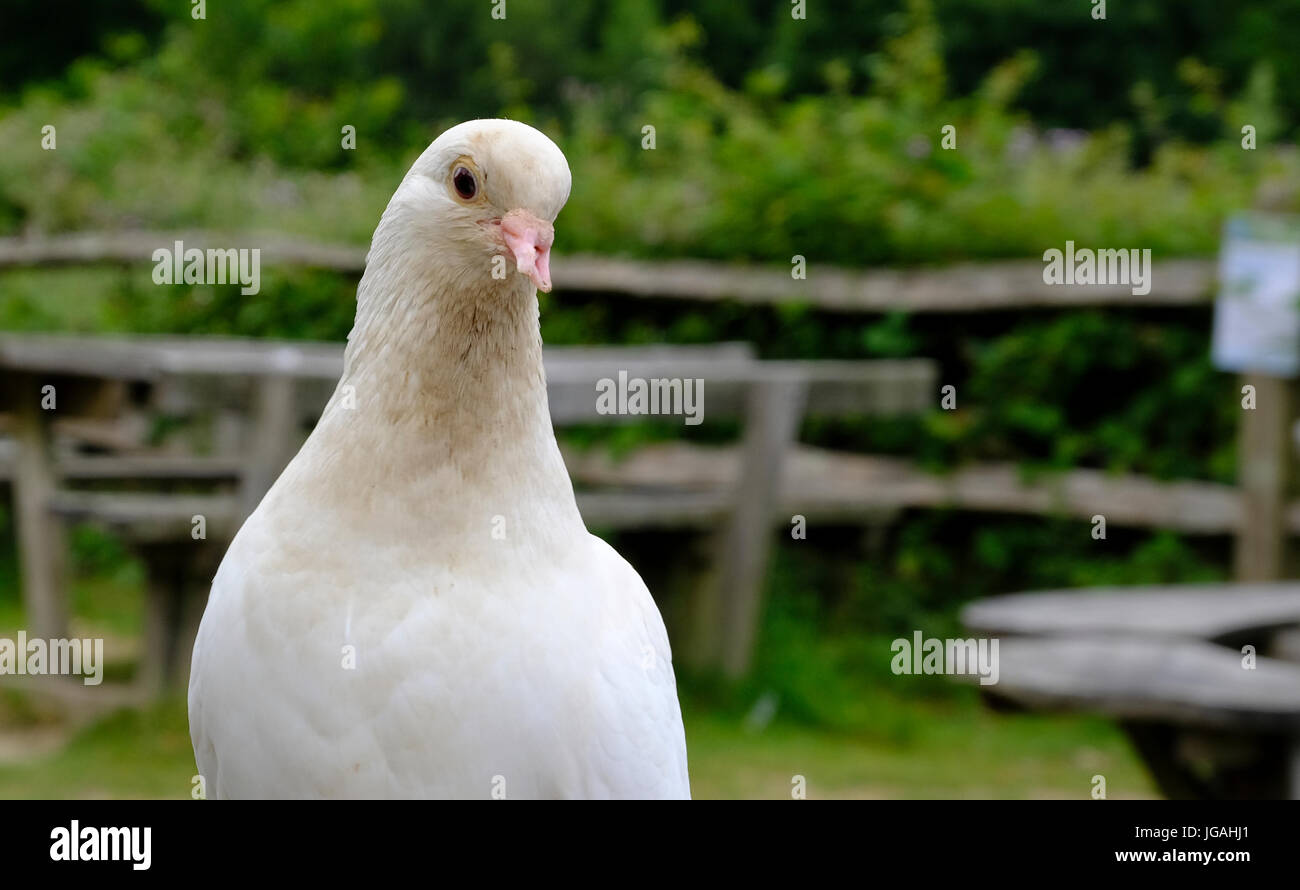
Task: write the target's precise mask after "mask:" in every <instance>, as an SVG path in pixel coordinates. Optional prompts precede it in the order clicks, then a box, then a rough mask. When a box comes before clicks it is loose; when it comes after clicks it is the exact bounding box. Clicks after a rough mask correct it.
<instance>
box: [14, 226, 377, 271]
mask: <svg viewBox="0 0 1300 890" xmlns="http://www.w3.org/2000/svg"><path fill="white" fill-rule="evenodd" d="M177 241H183V242H185V246H186V247H187V248H189V247H198V248H202V249H205V250H206V249H208V248H232V247H233V248H240V247H248V248H254V247H255V248H259V249H260V250H261V251H262V254H261V260H262V262H264V263H266V264H268V265H284V266H307V267H310V268H317V269H333V270H335V271H338V272H360V271H361V270H362V269H364V268H365V259H366V249H365V248H364V247H356V246H352V245H338V244H314V243H311V242H307V241H302V240H295V239H288V238H284V237H281V236H274V235H271V236H268V235H263V234H257V233H252V232H245V233H242V234H221V233H216V232H202V231H190V232H78V233H74V234H66V235H48V236H39V237H34V238H0V269H3V268H13V267H27V266H81V265H97V264H149V265H153V252H154V251H155V250H157V249H158V248H160V247H165V248H167V249H168V250H171V249H172V247H173V245H174V244H175V242H177Z"/></svg>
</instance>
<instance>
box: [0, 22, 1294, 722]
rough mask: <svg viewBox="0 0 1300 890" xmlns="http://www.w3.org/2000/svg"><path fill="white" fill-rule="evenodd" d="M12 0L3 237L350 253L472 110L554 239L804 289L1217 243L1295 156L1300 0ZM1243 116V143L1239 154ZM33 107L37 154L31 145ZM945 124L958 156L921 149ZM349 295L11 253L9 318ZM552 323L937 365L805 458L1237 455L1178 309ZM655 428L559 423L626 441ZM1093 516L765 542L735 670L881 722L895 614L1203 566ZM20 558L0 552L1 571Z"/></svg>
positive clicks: (274, 320) (597, 335)
mask: <svg viewBox="0 0 1300 890" xmlns="http://www.w3.org/2000/svg"><path fill="white" fill-rule="evenodd" d="M11 5H13V6H14V9H15V10H16V11H18V12H19V13H21V15H15V16H14V17H13V18H12V19H7V22H6V24H7V25H8V24H9V23H10V22H15V23H17V24H15V25H14V27H15V28H16V29H17V30H15V31H14V32H13V33H15V34H19V33H21V34H27V35H29V36H30V37H31V40H30V42H28V43H26V44H24V43H23V42H22V41H19V40H15V41H11V42H8V43H7V44H6V47H5V50H4V53H2V54H0V89H2V90H3V91H4V92H2V93H0V144H3V145H4V146H5V151H4V152H2V153H0V235H15V234H19V233H41V232H64V231H73V230H82V229H84V230H123V229H157V230H164V231H167V230H181V229H191V228H193V229H210V230H218V231H221V230H224V231H231V232H240V233H248V235H249V236H250V237H256V236H257V235H259V234H267V233H274V234H277V235H291V236H296V237H301V238H310V239H317V240H328V241H338V242H344V243H354V244H362V243H364V242H365V241H366V240H367V239H368V238H369V235H370V232H371V230H372V228H373V226H374V224H375V222H376V220H377V219H378V217H379V214H380V213H381V212H382V210H383V208H384V206H385V204H386V202H387V200H388V197H389V195H390V194H391V192H392V190H393V188H394V186H395V185H396V183H397V182H398V180H399V179H400V177H401V175H402V173H403V171H404V170H405V169H406V167H407V166H408V165H409V163H410V162H411V160H413V158H414V157H415V156H416V154H417V153H418V152H419V151H421V150H422V149H423V148H424V146H425V145H427V143H428V142H429V141H430V139H431V138H432V137H433V136H434V135H435V134H436V133H437V132H439V131H440V130H441V129H442V128H443V127H444V126H446V125H448V124H450V123H453V122H455V121H457V120H461V119H465V118H470V117H482V116H490V115H498V114H504V115H508V116H512V117H516V118H519V119H523V120H526V121H529V122H531V123H534V124H536V125H538V126H541V127H542V128H544V129H545V130H546V131H547V132H548V133H550V134H551V135H553V136H554V137H555V138H556V140H557V142H559V144H560V145H561V147H562V148H563V149H564V150H565V152H566V154H567V156H568V158H569V161H570V165H571V167H572V168H573V170H574V173H575V176H574V189H573V194H572V196H571V198H570V201H569V204H568V206H567V208H566V209H565V211H564V213H563V215H562V216H561V217H560V220H559V223H558V228H559V232H558V239H559V244H560V247H561V248H562V249H563V252H569V253H572V252H579V251H591V252H596V253H601V254H607V255H636V256H648V257H669V256H689V257H703V258H713V259H717V260H724V261H732V260H736V261H740V260H743V261H750V262H758V263H768V264H772V265H773V266H776V267H780V268H788V264H789V262H790V258H791V257H792V256H793V255H796V254H798V255H802V256H804V257H806V258H807V261H808V264H809V274H810V275H811V276H816V275H817V274H818V273H819V271H820V270H822V269H825V268H826V267H827V266H829V265H843V266H849V267H856V268H861V267H868V266H874V265H907V264H917V265H919V264H943V263H949V262H953V261H957V260H966V259H982V258H995V257H1014V258H1027V259H1037V258H1039V257H1041V255H1042V252H1043V250H1045V249H1046V248H1049V247H1060V246H1062V245H1063V243H1064V242H1065V241H1066V240H1074V241H1075V242H1076V243H1078V244H1080V245H1082V246H1100V245H1106V246H1113V247H1138V248H1148V249H1151V250H1152V252H1153V254H1154V255H1155V257H1156V258H1157V259H1165V258H1168V257H1173V256H1184V255H1192V254H1201V255H1209V254H1211V253H1213V252H1214V251H1215V250H1216V248H1217V241H1218V237H1219V232H1220V229H1221V225H1222V222H1223V219H1224V217H1225V216H1226V215H1227V214H1228V213H1230V212H1233V211H1235V210H1237V209H1240V208H1242V207H1244V206H1247V205H1249V204H1250V203H1251V201H1252V199H1253V197H1254V196H1255V195H1256V193H1257V192H1258V191H1259V190H1260V189H1261V187H1262V186H1263V187H1270V186H1272V185H1273V184H1275V183H1291V182H1295V181H1296V180H1297V178H1300V155H1297V153H1296V152H1295V150H1294V149H1293V148H1291V147H1287V146H1285V145H1283V144H1281V140H1283V139H1284V138H1285V137H1287V136H1288V135H1294V132H1295V128H1296V123H1297V118H1296V111H1295V109H1296V108H1300V104H1298V103H1297V102H1296V101H1295V100H1296V99H1297V93H1296V91H1297V90H1300V79H1297V78H1296V77H1294V76H1292V75H1294V74H1295V73H1296V66H1297V65H1298V64H1300V62H1297V59H1296V56H1295V54H1294V53H1293V52H1292V51H1291V44H1292V43H1293V42H1294V39H1293V38H1294V35H1295V34H1296V29H1297V27H1300V21H1298V20H1297V16H1300V0H1267V2H1262V3H1259V4H1256V5H1255V6H1253V7H1252V8H1251V9H1242V10H1238V9H1235V8H1233V7H1231V6H1230V5H1225V4H1221V3H1218V2H1215V0H1178V2H1175V0H1132V2H1126V3H1123V4H1118V3H1112V4H1110V18H1109V19H1108V20H1107V21H1106V22H1104V23H1098V22H1094V21H1092V20H1091V19H1090V18H1089V17H1088V15H1087V12H1088V8H1087V4H1083V3H1078V4H1051V3H1048V4H1043V3H1039V2H1035V0H998V2H990V0H934V2H933V3H928V2H924V0H859V2H855V3H850V4H844V5H840V6H837V5H834V4H829V3H810V4H809V6H808V10H809V16H808V19H807V20H806V21H800V22H796V21H794V20H793V19H791V18H790V16H789V14H788V8H787V5H786V4H784V3H776V4H752V3H745V2H741V0H723V2H718V3H710V4H698V3H692V2H687V0H570V2H566V3H565V4H563V14H559V13H558V12H557V10H559V9H560V7H559V5H557V4H553V3H542V2H521V0H511V2H510V3H509V6H508V8H509V14H508V17H507V19H506V20H505V21H498V20H494V19H492V18H491V17H490V14H489V11H488V10H489V5H488V4H487V3H485V2H482V0H443V2H439V3H436V4H431V3H427V2H424V0H332V2H327V3H321V2H317V0H310V2H309V0H278V2H274V3H273V2H271V0H223V2H221V3H219V4H216V3H214V4H209V8H208V19H207V20H206V21H204V22H202V23H194V22H192V21H191V20H189V18H188V16H187V11H188V10H187V9H186V5H185V4H176V3H173V2H169V0H147V2H146V3H144V4H138V3H137V4H131V3H126V4H120V5H114V4H101V6H103V7H104V9H103V10H100V9H98V8H97V10H96V11H95V13H94V14H93V15H92V14H87V15H86V16H84V17H81V18H79V19H78V21H77V23H75V24H76V27H70V28H67V29H60V31H59V33H58V35H57V39H55V36H56V35H51V34H42V33H39V32H38V31H37V30H35V26H34V25H32V24H31V21H32V19H33V12H34V10H35V7H36V6H38V5H39V4H33V3H31V2H27V0H12V3H11ZM7 12H8V10H7ZM1243 123H1251V124H1253V125H1255V126H1256V127H1257V130H1258V134H1259V139H1260V142H1259V145H1260V147H1259V149H1258V150H1257V151H1253V152H1247V151H1243V150H1241V147H1240V143H1239V139H1240V128H1241V126H1242V125H1243ZM46 124H54V125H56V126H57V128H58V149H57V151H52V152H47V151H42V150H41V146H40V133H41V128H42V127H43V126H44V125H46ZM344 125H351V126H353V127H355V128H356V133H357V148H356V150H355V151H348V150H344V149H343V148H342V146H341V144H340V140H341V132H340V131H341V128H342V127H343V126H344ZM949 125H951V126H952V127H954V128H955V135H956V140H957V148H956V150H947V149H945V148H943V147H942V145H941V142H940V139H941V133H942V132H943V128H944V127H945V126H949ZM645 126H653V127H654V128H655V133H656V147H655V149H654V150H653V151H650V150H645V149H643V148H642V128H643V127H645ZM1060 126H1069V127H1086V128H1087V132H1077V133H1070V132H1065V133H1062V132H1059V131H1055V130H1053V129H1051V128H1054V127H1060ZM237 246H242V245H237ZM561 262H563V260H562V258H560V259H558V260H557V263H561ZM353 290H354V282H351V281H348V280H346V279H344V278H343V277H340V276H333V275H328V274H324V273H320V272H310V271H294V270H282V269H274V268H269V269H267V270H264V275H263V287H262V291H261V293H259V294H258V295H256V296H253V297H245V296H242V295H240V294H239V292H238V289H237V288H236V287H233V286H231V287H196V288H185V287H168V288H160V287H156V286H154V285H153V284H152V283H151V282H150V281H149V277H148V269H147V268H140V269H131V270H128V271H123V270H118V269H61V270H42V271H32V270H28V271H17V272H9V273H6V274H4V275H3V276H0V327H4V328H6V329H17V330H39V329H66V330H80V331H147V332H175V333H195V334H230V335H241V336H266V337H290V338H312V339H331V340H339V339H341V338H342V337H343V336H344V335H346V333H347V331H348V329H349V328H350V327H351V317H352V312H353V308H354V302H353ZM542 324H543V333H544V336H545V337H546V339H547V341H548V342H550V343H554V344H562V343H599V342H609V343H650V342H674V343H707V342H715V341H722V340H744V341H750V342H753V343H755V344H756V345H757V347H758V349H759V350H760V352H761V353H762V354H763V355H764V356H766V357H772V358H785V357H797V358H849V359H853V358H872V357H876V358H893V357H908V356H925V357H933V358H935V359H936V360H937V361H938V362H939V363H940V366H941V374H942V376H941V379H942V381H943V382H952V383H954V384H955V385H957V387H958V408H957V410H956V411H953V412H946V411H941V410H938V409H937V408H936V409H935V410H934V411H933V412H931V413H930V414H929V415H927V416H925V417H922V418H909V419H902V420H889V419H878V418H875V419H852V418H850V419H847V420H841V421H836V422H813V423H809V424H808V425H807V426H806V428H805V429H804V431H803V438H804V440H805V441H808V442H811V443H814V444H819V445H823V446H827V447H837V448H846V449H856V450H862V451H870V452H876V453H891V454H899V455H907V456H910V457H913V458H916V459H918V460H921V461H922V462H924V463H926V464H927V465H929V466H931V467H934V468H937V469H945V468H951V467H955V466H959V465H961V464H962V463H965V462H968V461H975V460H1005V461H1015V462H1020V463H1022V464H1025V465H1026V467H1028V468H1031V469H1033V470H1034V471H1036V472H1047V471H1054V470H1059V469H1063V468H1067V467H1075V466H1091V467H1097V468H1101V469H1106V470H1112V471H1124V472H1139V473H1146V474H1151V475H1155V476H1160V477H1166V478H1179V477H1187V478H1202V479H1211V480H1218V481H1230V480H1231V478H1232V474H1233V454H1232V431H1233V429H1234V425H1235V423H1236V420H1237V418H1236V411H1235V405H1236V401H1235V399H1234V398H1233V391H1232V390H1233V386H1232V382H1231V380H1230V379H1229V378H1228V377H1227V376H1225V375H1222V374H1219V373H1216V372H1215V371H1214V370H1213V369H1212V368H1211V366H1210V364H1209V362H1208V359H1207V353H1208V335H1207V330H1208V325H1209V319H1208V314H1207V313H1206V312H1205V311H1202V310H1179V311H1177V312H1173V311H1144V312H1135V311H1121V310H1105V311H1102V310H1084V311H1071V312H1059V313H1057V312H1046V311H1044V312H1035V313H1027V314H1024V315H1016V316H1012V315H1007V314H996V313H994V314H981V315H978V316H970V317H967V316H948V317H931V316H924V317H908V316H906V315H903V314H891V315H887V316H874V317H873V316H865V317H846V316H842V315H832V314H828V313H822V312H818V311H814V310H812V309H810V308H809V307H806V306H800V305H797V304H790V305H786V306H782V307H779V308H756V307H752V306H745V305H740V304H729V303H724V304H717V305H707V306H705V305H699V306H697V305H687V304H683V303H680V302H676V303H674V302H669V301H653V300H647V301H636V302H635V303H632V302H628V301H623V302H617V303H616V302H614V301H611V300H608V299H604V298H601V297H599V296H596V297H593V296H590V295H571V294H553V295H550V296H549V297H545V298H544V299H543V312H542ZM679 433H680V431H679V430H674V429H671V428H665V427H662V426H661V427H658V428H653V427H652V428H636V427H629V428H622V429H619V430H618V431H616V432H613V433H610V432H608V431H596V430H574V431H572V432H571V434H570V437H571V439H572V440H573V441H575V442H579V443H591V442H594V441H597V440H600V441H602V442H604V443H606V444H612V445H613V446H614V447H615V449H616V450H626V449H628V448H631V447H634V446H635V445H636V444H638V443H641V442H644V441H646V440H647V439H648V438H664V437H667V436H669V435H677V434H679ZM690 434H691V435H692V436H694V437H698V438H700V439H701V440H704V441H714V440H716V439H717V438H720V437H723V436H726V435H733V434H734V428H730V427H728V428H726V429H724V430H723V431H722V432H721V433H719V431H718V430H717V429H716V428H711V429H703V430H699V431H695V430H692V431H690ZM0 521H3V515H2V514H0ZM1081 529H1082V530H1081ZM0 532H3V529H0ZM1111 535H1112V537H1111V540H1110V541H1108V542H1107V543H1106V546H1104V547H1102V546H1100V545H1099V544H1098V543H1097V542H1094V541H1092V540H1091V539H1090V538H1089V537H1088V536H1087V534H1086V527H1085V526H1082V525H1081V524H1080V523H1078V522H1066V521H1063V520H1062V521H1036V520H1023V519H1019V518H1006V517H990V516H977V517H971V516H969V515H965V516H962V515H955V514H954V515H948V514H944V513H930V514H925V515H906V516H904V517H903V519H902V521H900V522H899V523H898V524H897V525H896V526H895V527H894V528H893V529H892V530H891V531H890V532H889V535H888V538H887V540H885V541H883V542H880V543H878V544H877V545H875V546H874V547H872V548H867V549H863V547H862V546H861V544H860V543H859V542H858V541H857V540H856V539H853V538H850V537H845V538H842V539H837V543H836V547H838V548H839V550H841V551H843V552H845V553H848V554H850V555H851V559H850V560H849V564H848V567H847V568H846V567H845V564H844V563H843V561H837V560H835V559H829V558H826V556H827V553H826V552H825V551H820V552H819V551H817V550H816V548H811V547H810V548H808V550H807V551H803V550H800V551H798V552H787V551H790V548H789V547H787V548H783V551H782V556H781V560H780V561H779V563H778V569H777V573H776V576H775V580H774V582H773V588H774V597H773V600H772V602H773V606H772V611H771V612H770V614H769V616H768V620H767V624H766V626H765V633H764V643H763V653H762V656H761V659H760V666H759V673H758V675H757V678H756V680H755V685H754V686H753V687H752V688H751V689H750V690H748V691H750V692H756V691H758V690H760V689H775V690H776V691H777V692H778V693H779V695H780V696H781V698H782V701H783V705H782V707H783V709H784V711H785V712H786V713H790V714H794V715H798V716H799V717H800V718H801V719H804V720H807V721H812V722H816V723H822V724H825V725H832V726H837V727H842V728H854V727H859V728H860V727H862V726H864V725H867V724H868V723H870V724H871V725H872V726H875V727H876V728H877V731H878V732H880V733H882V734H883V737H887V738H889V739H894V740H901V739H906V738H909V737H910V734H911V733H912V732H913V731H914V730H915V729H916V722H915V719H914V717H906V716H905V717H900V718H899V719H898V720H896V721H892V722H891V721H890V720H883V721H882V720H880V719H878V718H877V719H875V721H874V722H872V721H871V720H870V719H868V718H869V717H870V715H872V714H876V715H879V714H881V713H890V709H889V708H888V707H887V705H888V703H887V702H884V701H883V700H881V699H879V698H876V699H873V698H871V697H870V695H868V694H866V693H864V692H863V688H862V683H863V681H875V680H880V679H883V678H882V677H881V676H880V671H881V670H883V669H884V667H887V664H888V660H887V658H884V657H882V652H881V646H882V645H884V647H885V650H886V652H887V642H888V640H889V639H891V638H892V636H894V635H900V634H905V633H907V632H910V630H911V629H915V628H925V629H926V632H927V633H932V634H936V635H938V634H946V633H949V632H955V630H956V624H955V610H956V607H957V605H958V604H959V603H960V602H963V601H965V600H967V599H969V598H973V597H975V596H980V595H985V594H991V593H999V592H1006V591H1008V590H1013V589H1030V588H1039V587H1053V586H1075V585H1083V584H1098V583H1132V582H1138V581H1176V580H1200V579H1203V578H1210V577H1215V576H1216V575H1217V574H1219V573H1221V572H1222V567H1223V566H1224V565H1226V554H1225V553H1223V552H1221V550H1222V542H1203V541H1198V542H1193V541H1190V540H1185V539H1181V538H1179V537H1176V536H1172V535H1168V534H1159V533H1157V534H1142V535H1138V534H1130V533H1126V532H1124V531H1123V530H1116V529H1112V530H1111ZM0 539H3V540H7V539H8V536H4V535H0ZM77 544H78V554H79V557H78V568H79V569H80V571H81V572H82V573H83V574H89V575H93V574H113V573H114V572H115V571H116V570H115V569H114V566H115V565H117V564H118V562H119V556H120V555H119V554H115V553H114V552H112V551H111V550H109V549H106V547H107V545H106V544H105V543H104V542H103V541H102V540H100V539H98V538H96V537H94V536H88V535H86V534H82V535H80V536H79V537H78V539H77ZM813 554H817V555H816V556H813ZM12 575H13V560H12V556H11V555H10V554H9V553H0V588H8V589H12V586H11V584H12ZM6 579H9V580H10V584H5V583H4V582H5V580H6ZM882 666H884V667H882ZM867 685H868V686H870V685H872V684H871V682H868V683H867ZM875 685H881V684H879V683H877V684H875ZM918 688H925V689H927V691H935V692H936V694H939V692H938V690H940V689H946V688H947V687H946V686H945V685H943V684H935V685H934V686H933V687H932V688H931V687H925V686H924V681H921V685H920V687H918ZM895 710H897V709H895Z"/></svg>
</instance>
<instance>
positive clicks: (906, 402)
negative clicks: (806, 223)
mask: <svg viewBox="0 0 1300 890" xmlns="http://www.w3.org/2000/svg"><path fill="white" fill-rule="evenodd" d="M545 363H546V378H547V391H548V398H549V401H550V408H551V415H552V419H553V420H554V422H555V423H557V424H572V423H636V422H640V421H643V420H645V419H646V418H645V417H644V416H638V415H629V414H606V415H602V414H599V413H597V411H596V384H597V381H599V380H601V379H603V378H608V379H610V380H614V381H617V380H618V377H619V373H620V372H623V373H624V374H626V376H627V378H628V379H633V378H642V379H647V380H651V379H660V378H667V379H683V378H689V379H700V380H703V381H704V392H705V409H704V410H705V412H706V415H707V416H708V417H711V418H715V419H730V418H735V417H739V416H741V415H742V414H743V413H744V410H745V393H746V391H747V387H748V385H749V384H750V383H753V382H756V381H760V380H766V379H785V378H789V377H791V376H792V375H793V376H801V377H803V378H804V379H806V380H807V382H808V386H809V394H808V406H807V407H808V412H809V414H811V415H813V416H845V415H863V416H866V415H896V414H914V413H917V412H919V411H921V410H923V409H924V408H925V407H926V406H928V405H930V404H931V403H932V402H933V391H934V387H935V382H936V380H937V377H938V370H937V367H936V365H935V363H934V362H932V361H929V360H926V359H890V360H878V361H800V362H796V361H775V362H760V361H757V360H755V359H754V357H753V349H752V347H750V346H749V345H748V344H736V343H723V344H717V345H713V344H710V345H701V346H661V345H655V346H646V347H642V346H635V347H554V348H548V349H547V350H546V351H545ZM0 367H5V368H10V369H16V370H23V371H29V372H37V371H39V372H42V373H54V372H59V373H65V374H71V373H76V374H83V375H89V376H108V377H115V378H119V379H136V380H145V381H152V382H154V383H155V384H157V385H158V388H159V390H160V399H161V405H162V406H164V407H166V409H167V410H168V411H169V412H171V413H185V411H186V410H187V409H193V408H194V407H196V406H197V405H198V404H203V405H208V406H210V405H211V404H212V403H213V401H214V400H218V401H220V403H221V404H225V403H226V402H228V401H231V400H232V399H233V398H234V395H233V393H234V392H235V389H237V386H236V385H235V384H236V381H232V380H231V379H230V378H237V377H250V376H252V377H273V376H287V377H294V378H296V379H299V380H304V381H321V382H323V383H326V384H328V385H329V386H326V387H323V388H315V389H313V390H312V392H311V396H312V399H313V400H315V399H316V397H317V396H318V395H319V396H320V397H321V398H320V401H319V404H315V405H309V406H305V407H304V409H303V410H304V411H306V412H307V413H309V414H314V415H315V416H319V413H320V410H321V408H323V407H324V400H325V399H327V398H328V396H329V392H328V391H327V390H329V389H330V388H331V387H332V384H333V383H334V382H335V381H336V380H337V379H338V377H339V376H340V374H341V373H342V371H343V347H342V346H340V345H337V344H330V343H286V342H281V341H258V340H238V339H230V338H176V337H128V338H114V337H81V336H63V335H29V334H24V335H13V334H10V335H3V334H0ZM185 378H194V379H188V380H187V379H185ZM214 378H215V379H214ZM226 390H229V392H227V391H226ZM240 398H241V399H242V398H244V396H242V395H241V396H240Z"/></svg>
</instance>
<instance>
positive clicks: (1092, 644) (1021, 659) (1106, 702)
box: [960, 636, 1300, 732]
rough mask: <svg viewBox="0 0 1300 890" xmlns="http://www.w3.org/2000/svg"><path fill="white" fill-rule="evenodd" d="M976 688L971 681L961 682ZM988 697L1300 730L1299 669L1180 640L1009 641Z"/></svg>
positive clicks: (1139, 716) (1242, 728)
mask: <svg viewBox="0 0 1300 890" xmlns="http://www.w3.org/2000/svg"><path fill="white" fill-rule="evenodd" d="M960 679H964V680H966V681H967V682H974V681H975V680H976V679H977V678H975V677H970V676H967V677H962V678H960ZM981 688H982V689H983V690H984V691H985V692H986V693H988V694H990V695H994V696H997V697H1000V698H1006V699H1010V700H1011V701H1014V702H1016V703H1018V704H1021V705H1024V706H1027V707H1031V708H1048V709H1073V710H1088V711H1096V712H1099V713H1102V714H1106V715H1108V716H1112V717H1119V718H1123V719H1130V720H1143V721H1166V722H1171V723H1177V724H1183V725H1190V726H1202V727H1215V728H1224V729H1230V730H1234V731H1237V732H1247V731H1281V732H1296V731H1300V667H1297V666H1296V665H1293V664H1289V663H1286V662H1281V661H1275V660H1273V659H1270V658H1260V659H1258V661H1257V662H1256V668H1255V669H1254V670H1243V669H1242V666H1241V653H1239V652H1235V651H1233V650H1231V649H1227V648H1224V647H1222V646H1216V645H1214V644H1213V643H1206V642H1203V641H1200V640H1189V639H1182V638H1178V637H1148V636H1060V637H1010V638H1004V639H1001V640H1000V641H999V645H998V682H997V683H996V684H994V685H991V686H984V687H981Z"/></svg>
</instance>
